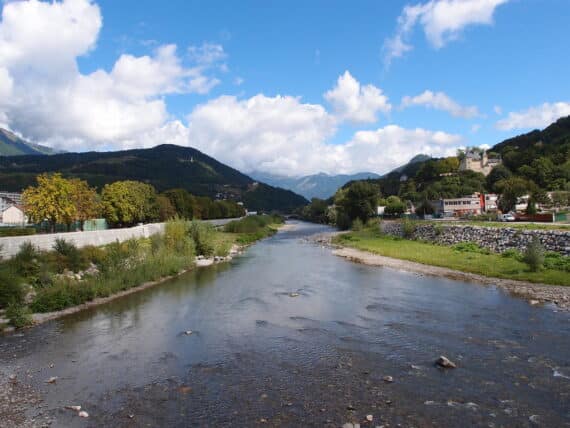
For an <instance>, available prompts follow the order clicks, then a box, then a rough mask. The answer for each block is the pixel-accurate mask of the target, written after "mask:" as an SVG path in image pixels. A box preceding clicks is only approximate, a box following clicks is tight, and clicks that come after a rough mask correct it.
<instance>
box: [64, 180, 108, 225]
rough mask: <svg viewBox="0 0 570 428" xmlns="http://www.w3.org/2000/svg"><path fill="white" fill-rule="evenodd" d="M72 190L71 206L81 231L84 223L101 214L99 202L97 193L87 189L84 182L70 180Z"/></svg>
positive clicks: (92, 189)
mask: <svg viewBox="0 0 570 428" xmlns="http://www.w3.org/2000/svg"><path fill="white" fill-rule="evenodd" d="M70 182H71V185H72V189H73V204H74V205H75V211H76V212H75V218H74V220H78V221H79V224H80V225H81V226H80V227H81V230H83V227H84V225H85V221H86V220H89V219H92V218H96V217H97V216H99V214H100V212H101V202H100V201H99V195H97V191H96V190H95V189H94V188H92V187H89V184H87V182H86V181H83V180H80V179H78V178H74V179H71V180H70Z"/></svg>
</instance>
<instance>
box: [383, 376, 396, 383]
mask: <svg viewBox="0 0 570 428" xmlns="http://www.w3.org/2000/svg"><path fill="white" fill-rule="evenodd" d="M382 380H384V382H386V383H392V382H394V378H393V377H392V376H384V377H383V378H382Z"/></svg>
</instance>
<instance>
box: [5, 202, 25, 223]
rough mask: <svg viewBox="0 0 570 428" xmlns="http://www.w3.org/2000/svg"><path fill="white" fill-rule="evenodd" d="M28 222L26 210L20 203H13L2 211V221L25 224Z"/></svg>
mask: <svg viewBox="0 0 570 428" xmlns="http://www.w3.org/2000/svg"><path fill="white" fill-rule="evenodd" d="M27 222H28V219H27V217H26V215H25V214H24V210H23V209H22V207H21V206H19V205H12V206H10V207H8V208H6V209H5V210H4V211H2V223H4V224H20V225H24V224H26V223H27Z"/></svg>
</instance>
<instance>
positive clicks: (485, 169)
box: [459, 148, 502, 175]
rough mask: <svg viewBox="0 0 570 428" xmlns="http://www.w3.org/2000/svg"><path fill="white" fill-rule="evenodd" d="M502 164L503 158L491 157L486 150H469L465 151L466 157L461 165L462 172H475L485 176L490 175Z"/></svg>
mask: <svg viewBox="0 0 570 428" xmlns="http://www.w3.org/2000/svg"><path fill="white" fill-rule="evenodd" d="M501 163H502V160H501V157H500V156H499V155H495V156H493V157H489V156H488V155H487V152H486V151H485V150H479V149H476V148H475V149H474V148H468V149H467V150H466V151H465V156H464V157H463V159H461V163H460V164H459V170H460V171H475V172H480V173H482V174H483V175H489V173H490V172H491V170H492V169H493V168H494V167H496V166H497V165H500V164H501Z"/></svg>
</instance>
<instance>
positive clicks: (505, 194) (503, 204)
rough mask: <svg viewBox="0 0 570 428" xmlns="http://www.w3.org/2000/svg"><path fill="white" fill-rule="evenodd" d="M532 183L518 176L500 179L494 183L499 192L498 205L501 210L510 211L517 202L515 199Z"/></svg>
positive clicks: (528, 189)
mask: <svg viewBox="0 0 570 428" xmlns="http://www.w3.org/2000/svg"><path fill="white" fill-rule="evenodd" d="M533 186H536V185H534V183H532V182H529V181H528V180H525V179H524V178H520V177H510V178H505V179H503V180H500V181H498V182H497V184H496V186H495V187H496V188H497V190H498V191H499V193H500V194H501V196H500V198H499V201H498V205H499V209H500V210H501V211H502V212H509V211H512V210H513V208H514V207H515V205H516V203H517V199H518V198H519V197H521V196H523V195H525V194H526V193H528V192H529V191H530V190H531V189H532V188H533Z"/></svg>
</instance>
